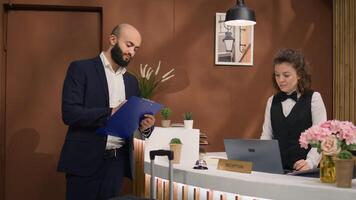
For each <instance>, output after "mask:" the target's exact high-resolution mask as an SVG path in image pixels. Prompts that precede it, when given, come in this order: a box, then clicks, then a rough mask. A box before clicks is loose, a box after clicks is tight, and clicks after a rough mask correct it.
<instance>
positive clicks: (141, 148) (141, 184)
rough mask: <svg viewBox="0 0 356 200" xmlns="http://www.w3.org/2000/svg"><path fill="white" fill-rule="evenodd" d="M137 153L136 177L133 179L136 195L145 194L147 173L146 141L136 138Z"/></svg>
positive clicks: (135, 152)
mask: <svg viewBox="0 0 356 200" xmlns="http://www.w3.org/2000/svg"><path fill="white" fill-rule="evenodd" d="M134 149H135V150H134V155H135V178H134V179H133V194H134V195H135V196H139V197H144V196H145V190H144V188H145V173H144V156H145V155H144V153H145V143H144V141H142V140H139V139H134Z"/></svg>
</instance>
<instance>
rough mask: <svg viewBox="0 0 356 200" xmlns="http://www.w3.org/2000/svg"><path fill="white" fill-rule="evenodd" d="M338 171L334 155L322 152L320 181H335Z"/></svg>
mask: <svg viewBox="0 0 356 200" xmlns="http://www.w3.org/2000/svg"><path fill="white" fill-rule="evenodd" d="M335 180H336V171H335V163H334V160H333V157H332V156H330V155H325V154H322V157H321V161H320V181H321V182H322V183H335Z"/></svg>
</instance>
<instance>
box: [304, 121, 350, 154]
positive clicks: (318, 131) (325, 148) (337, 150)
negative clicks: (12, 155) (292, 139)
mask: <svg viewBox="0 0 356 200" xmlns="http://www.w3.org/2000/svg"><path fill="white" fill-rule="evenodd" d="M299 143H300V146H301V147H302V148H305V149H307V148H308V146H309V145H311V147H315V148H317V149H318V152H319V153H321V152H323V153H324V154H326V155H336V156H337V157H338V158H340V159H351V158H352V153H351V152H350V151H356V126H355V125H354V124H353V123H352V122H348V121H338V120H330V121H326V122H324V123H321V124H319V125H314V126H312V127H310V128H309V129H307V130H306V131H304V132H303V133H302V134H301V135H300V138H299Z"/></svg>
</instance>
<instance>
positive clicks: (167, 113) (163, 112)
mask: <svg viewBox="0 0 356 200" xmlns="http://www.w3.org/2000/svg"><path fill="white" fill-rule="evenodd" d="M171 114H172V110H171V109H170V108H168V107H165V108H163V109H162V110H161V115H162V118H163V119H165V120H167V119H169V117H170V116H171Z"/></svg>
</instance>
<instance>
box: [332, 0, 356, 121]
mask: <svg viewBox="0 0 356 200" xmlns="http://www.w3.org/2000/svg"><path fill="white" fill-rule="evenodd" d="M355 22H356V3H355V1H354V0H334V1H333V26H334V28H333V80H334V81H333V91H334V92H333V102H334V103H333V117H334V118H335V119H339V120H348V121H352V122H353V123H356V63H355V57H356V52H355V46H356V41H355V35H356V24H355Z"/></svg>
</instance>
